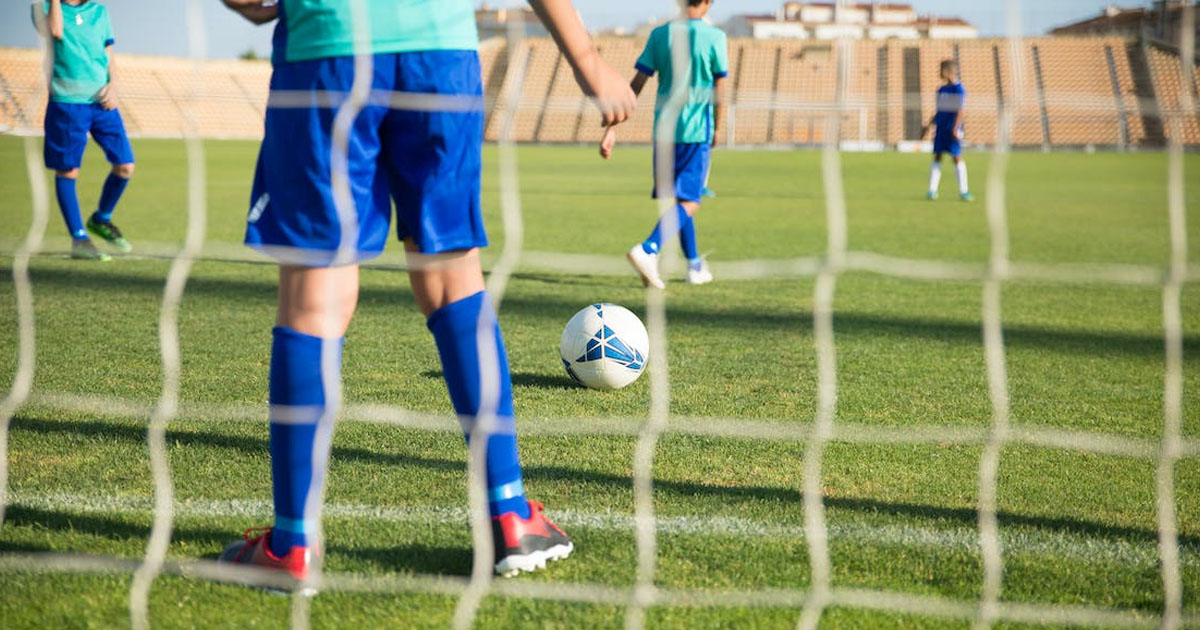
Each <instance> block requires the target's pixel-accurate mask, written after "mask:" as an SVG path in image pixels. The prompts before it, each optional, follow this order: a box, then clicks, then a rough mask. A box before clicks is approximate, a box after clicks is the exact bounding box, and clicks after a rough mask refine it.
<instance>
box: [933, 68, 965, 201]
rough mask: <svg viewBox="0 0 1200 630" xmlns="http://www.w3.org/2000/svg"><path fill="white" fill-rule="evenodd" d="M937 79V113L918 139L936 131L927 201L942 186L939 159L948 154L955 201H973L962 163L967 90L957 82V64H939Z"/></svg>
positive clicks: (934, 196) (935, 194)
mask: <svg viewBox="0 0 1200 630" xmlns="http://www.w3.org/2000/svg"><path fill="white" fill-rule="evenodd" d="M941 76H942V81H943V83H944V85H942V87H940V88H938V92H937V113H936V114H934V115H933V118H932V119H930V121H929V124H927V125H925V127H924V128H923V129H921V137H922V138H924V137H925V136H927V135H929V128H930V127H933V128H935V129H936V130H937V131H936V133H935V134H934V136H933V166H931V167H930V169H929V194H928V195H927V197H928V198H929V199H930V200H933V199H937V198H938V186H940V185H941V183H942V155H943V154H946V153H949V154H950V156H951V157H953V158H954V173H955V174H956V175H957V176H958V198H959V199H961V200H963V201H974V200H975V197H973V196H971V192H970V188H969V187H968V186H967V163H966V162H964V161H963V156H962V139H963V124H962V116H963V104H964V103H965V102H966V99H967V90H966V88H964V87H963V84H962V82H961V81H959V80H958V64H957V63H955V62H954V61H952V60H950V59H947V60H945V61H943V62H942V67H941Z"/></svg>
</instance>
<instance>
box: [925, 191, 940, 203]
mask: <svg viewBox="0 0 1200 630" xmlns="http://www.w3.org/2000/svg"><path fill="white" fill-rule="evenodd" d="M925 198H926V199H928V200H930V201H937V198H938V194H937V193H935V192H932V191H930V192H927V193H925Z"/></svg>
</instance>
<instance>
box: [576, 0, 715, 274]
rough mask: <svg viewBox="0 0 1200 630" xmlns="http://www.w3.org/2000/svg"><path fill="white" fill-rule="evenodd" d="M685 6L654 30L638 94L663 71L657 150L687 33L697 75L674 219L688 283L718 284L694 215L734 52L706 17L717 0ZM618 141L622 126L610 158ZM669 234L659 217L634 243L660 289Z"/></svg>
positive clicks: (612, 135)
mask: <svg viewBox="0 0 1200 630" xmlns="http://www.w3.org/2000/svg"><path fill="white" fill-rule="evenodd" d="M681 4H683V5H684V6H683V16H681V17H682V20H681V21H675V22H669V23H667V24H664V25H662V26H660V27H658V28H656V29H654V31H653V32H651V33H650V39H649V40H648V41H647V42H646V49H645V51H643V52H642V55H641V57H639V58H638V61H637V66H636V67H637V75H636V76H635V77H634V79H633V82H632V85H631V87H632V88H633V91H634V92H635V93H641V91H642V88H643V87H645V85H646V82H647V81H649V80H650V77H652V76H654V75H655V74H658V77H659V78H658V100H657V103H656V105H655V108H654V123H655V124H654V132H655V140H656V142H655V148H656V149H657V147H658V142H657V141H658V139H659V138H658V131H659V124H660V122H661V120H662V116H663V112H664V111H665V109H666V108H667V103H668V101H669V100H670V99H671V93H672V91H673V90H674V89H675V84H676V81H679V80H681V79H680V78H679V77H677V76H675V69H674V51H673V46H672V44H673V42H674V41H675V40H676V38H677V37H681V36H684V35H686V36H687V41H688V54H689V56H690V63H689V66H690V70H691V74H690V76H688V77H686V80H687V82H688V85H687V88H688V89H687V95H686V99H684V100H683V103H682V106H681V108H680V111H679V117H678V120H677V121H676V124H675V137H674V148H675V200H676V206H675V214H676V216H675V220H674V221H673V223H675V224H676V226H677V229H678V230H679V244H680V245H681V246H682V247H683V253H684V255H685V256H686V257H687V259H688V272H687V281H688V283H690V284H706V283H708V282H712V279H713V277H712V272H710V271H709V269H708V264H707V263H705V261H704V259H702V258H701V257H700V252H699V249H698V247H697V245H696V224H695V221H694V219H693V218H692V217H693V216H694V215H695V214H696V212H697V211H699V210H700V202H701V199H702V197H703V196H704V193H705V191H706V186H707V183H708V169H709V163H710V160H711V156H712V153H711V151H712V147H713V146H715V145H716V143H717V138H718V137H719V135H718V134H719V127H720V124H721V114H722V111H721V109H722V105H723V103H722V101H723V93H724V87H725V85H724V84H725V80H726V77H727V76H728V75H729V50H728V43H727V41H726V37H725V33H724V32H722V31H721V29H719V28H717V27H715V26H712V25H711V24H709V23H708V22H706V21H705V20H704V18H705V17H706V16H707V15H708V12H709V10H710V9H711V8H712V0H681ZM616 139H617V136H616V129H615V127H611V126H610V127H609V128H608V131H607V132H606V133H605V134H604V139H603V140H602V141H601V143H600V155H601V156H602V157H604V159H609V158H610V157H611V156H612V151H613V147H614V146H615V145H616ZM656 154H657V151H656ZM655 163H657V157H656V158H655ZM655 182H656V184H655V195H654V196H655V197H656V198H657V196H658V187H659V183H658V179H657V177H655ZM663 232H664V221H663V220H659V222H658V224H657V225H656V226H655V227H654V231H653V232H651V233H650V237H649V238H647V239H646V240H645V242H643V243H640V244H638V245H634V246H633V248H632V249H631V250H629V253H628V254H627V256H628V258H629V262H630V263H631V264H632V265H633V267H634V269H635V270H636V271H637V272H638V274H639V275H641V277H642V282H643V283H645V284H646V285H648V286H653V287H656V288H659V289H662V288H664V287H665V286H666V285H665V284H664V282H663V280H662V276H661V275H660V274H659V271H658V253H659V249H660V248H661V247H662V241H663V238H664V234H663Z"/></svg>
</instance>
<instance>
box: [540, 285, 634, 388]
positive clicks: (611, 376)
mask: <svg viewBox="0 0 1200 630" xmlns="http://www.w3.org/2000/svg"><path fill="white" fill-rule="evenodd" d="M558 351H559V355H560V356H561V357H562V362H563V367H565V368H566V369H567V374H569V375H570V376H571V378H573V379H575V381H576V382H578V383H580V384H581V385H586V386H588V387H590V388H592V389H621V388H622V387H625V386H626V385H629V384H630V383H633V382H634V381H636V380H638V377H639V376H641V375H642V371H644V370H645V369H646V361H647V360H649V359H650V338H649V336H648V335H646V327H645V326H643V325H642V320H640V319H638V317H637V315H634V314H633V313H631V312H629V309H626V308H624V307H621V306H617V305H616V304H593V305H591V306H589V307H587V308H585V309H583V310H582V311H579V312H578V313H576V314H575V316H574V317H572V318H571V321H569V322H567V327H566V328H565V329H564V330H563V334H562V343H561V344H559V347H558Z"/></svg>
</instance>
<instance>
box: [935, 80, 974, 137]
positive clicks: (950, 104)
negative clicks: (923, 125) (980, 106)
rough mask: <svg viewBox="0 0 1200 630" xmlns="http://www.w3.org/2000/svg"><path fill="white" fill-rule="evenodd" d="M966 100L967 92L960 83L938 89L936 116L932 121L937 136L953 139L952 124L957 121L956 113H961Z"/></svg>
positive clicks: (949, 84)
mask: <svg viewBox="0 0 1200 630" xmlns="http://www.w3.org/2000/svg"><path fill="white" fill-rule="evenodd" d="M966 100H967V90H966V88H964V87H963V84H962V82H957V83H948V84H946V85H943V86H942V87H940V88H938V91H937V114H936V115H935V116H934V120H933V123H934V126H935V127H937V135H938V136H940V137H944V138H952V137H954V131H955V129H954V123H955V121H957V120H958V113H959V112H961V111H962V109H963V106H964V105H965V104H966Z"/></svg>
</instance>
